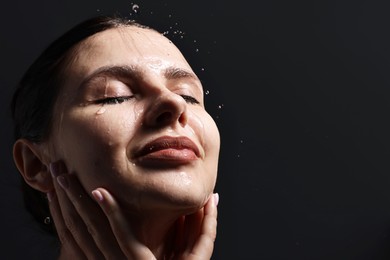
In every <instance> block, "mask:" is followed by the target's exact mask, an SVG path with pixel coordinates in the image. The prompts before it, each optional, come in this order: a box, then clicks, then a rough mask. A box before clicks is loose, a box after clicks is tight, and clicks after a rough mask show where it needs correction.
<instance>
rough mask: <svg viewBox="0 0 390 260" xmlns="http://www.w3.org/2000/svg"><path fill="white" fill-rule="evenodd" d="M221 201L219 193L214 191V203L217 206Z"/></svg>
mask: <svg viewBox="0 0 390 260" xmlns="http://www.w3.org/2000/svg"><path fill="white" fill-rule="evenodd" d="M218 203H219V194H218V193H214V205H215V206H216V207H217V206H218Z"/></svg>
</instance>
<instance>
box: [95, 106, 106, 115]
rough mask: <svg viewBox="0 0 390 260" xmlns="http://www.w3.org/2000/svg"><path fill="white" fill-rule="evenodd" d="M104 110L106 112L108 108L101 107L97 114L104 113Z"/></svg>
mask: <svg viewBox="0 0 390 260" xmlns="http://www.w3.org/2000/svg"><path fill="white" fill-rule="evenodd" d="M104 112H106V108H105V107H101V108H100V109H99V110H98V111H97V112H96V115H101V114H103V113H104Z"/></svg>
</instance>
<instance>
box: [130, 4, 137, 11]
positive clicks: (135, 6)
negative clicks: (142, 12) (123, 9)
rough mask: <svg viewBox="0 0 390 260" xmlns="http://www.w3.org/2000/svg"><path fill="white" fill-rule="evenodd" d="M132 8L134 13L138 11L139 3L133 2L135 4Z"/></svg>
mask: <svg viewBox="0 0 390 260" xmlns="http://www.w3.org/2000/svg"><path fill="white" fill-rule="evenodd" d="M131 10H133V12H134V13H138V10H139V5H137V4H133V6H132V7H131Z"/></svg>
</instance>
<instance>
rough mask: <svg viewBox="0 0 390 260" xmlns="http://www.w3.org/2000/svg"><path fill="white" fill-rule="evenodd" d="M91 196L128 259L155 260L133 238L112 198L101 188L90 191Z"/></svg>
mask: <svg viewBox="0 0 390 260" xmlns="http://www.w3.org/2000/svg"><path fill="white" fill-rule="evenodd" d="M92 195H93V196H94V198H95V200H96V201H97V202H98V204H99V205H100V207H101V208H102V210H103V211H104V213H105V215H106V216H107V218H108V220H109V222H110V225H111V229H112V230H113V232H114V235H115V237H116V240H117V241H118V243H119V246H120V247H121V249H122V251H123V252H124V253H125V255H126V256H127V257H128V259H155V257H154V255H153V254H152V252H151V251H150V250H149V249H148V248H147V247H146V246H144V245H143V244H141V243H140V242H139V241H138V240H137V239H136V237H135V236H134V232H133V230H132V228H131V227H130V226H129V220H128V219H126V218H125V216H124V215H123V213H122V211H121V209H120V207H119V205H118V203H117V202H116V201H115V199H114V197H113V196H112V195H111V194H110V193H109V192H108V191H107V190H105V189H103V188H98V189H96V190H94V191H92Z"/></svg>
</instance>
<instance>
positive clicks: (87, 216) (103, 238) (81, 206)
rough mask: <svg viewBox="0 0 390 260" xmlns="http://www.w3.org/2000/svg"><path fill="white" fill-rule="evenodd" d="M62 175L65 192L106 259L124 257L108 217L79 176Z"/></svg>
mask: <svg viewBox="0 0 390 260" xmlns="http://www.w3.org/2000/svg"><path fill="white" fill-rule="evenodd" d="M60 177H63V178H64V179H65V181H66V182H67V188H66V189H65V192H66V194H67V196H68V198H69V200H70V201H71V203H72V205H73V206H74V207H75V209H76V211H77V213H78V214H79V215H80V217H81V219H82V221H83V222H84V224H85V226H86V229H87V231H88V233H89V234H90V236H91V237H92V238H93V240H94V241H95V243H96V245H97V247H98V248H99V250H100V252H101V253H102V254H103V255H104V256H105V258H106V259H122V258H124V255H123V253H122V251H121V249H120V247H119V245H118V242H117V241H116V238H115V236H114V233H113V232H112V230H111V227H110V223H109V221H108V219H107V217H106V216H105V215H104V212H103V211H102V209H101V208H100V207H99V206H98V205H97V204H96V202H95V201H94V200H92V198H91V197H90V196H89V195H87V193H86V192H85V189H84V188H83V187H82V186H81V184H80V182H79V181H78V179H77V176H76V175H74V174H67V175H61V176H60ZM60 177H59V178H60ZM62 181H64V180H62Z"/></svg>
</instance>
